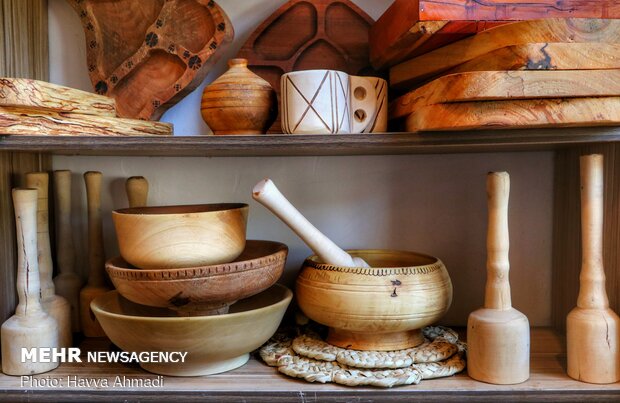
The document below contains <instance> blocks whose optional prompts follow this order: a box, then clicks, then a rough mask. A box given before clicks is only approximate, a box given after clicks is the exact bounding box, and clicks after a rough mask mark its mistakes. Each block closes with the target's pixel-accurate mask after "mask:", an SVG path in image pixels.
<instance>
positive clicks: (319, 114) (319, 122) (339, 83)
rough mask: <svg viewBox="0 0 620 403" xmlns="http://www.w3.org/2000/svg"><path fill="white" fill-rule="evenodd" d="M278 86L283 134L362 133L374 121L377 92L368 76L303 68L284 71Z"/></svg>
mask: <svg viewBox="0 0 620 403" xmlns="http://www.w3.org/2000/svg"><path fill="white" fill-rule="evenodd" d="M281 86H282V92H281V94H282V99H281V102H282V105H281V114H282V130H283V131H284V133H288V134H351V133H363V132H365V131H367V130H368V129H369V128H370V127H371V126H372V125H373V123H374V121H375V117H376V114H377V109H378V108H377V94H376V90H375V82H374V81H372V79H371V77H357V76H351V75H349V74H347V73H344V72H342V71H336V70H304V71H295V72H291V73H286V74H284V75H283V76H282V79H281Z"/></svg>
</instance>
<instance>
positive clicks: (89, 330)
mask: <svg viewBox="0 0 620 403" xmlns="http://www.w3.org/2000/svg"><path fill="white" fill-rule="evenodd" d="M101 179H102V174H101V172H86V173H85V174H84V182H85V183H86V197H87V206H88V282H87V284H86V287H84V288H82V291H80V323H81V324H82V332H83V333H84V335H85V336H86V337H104V336H105V333H104V332H103V329H102V328H101V325H100V324H99V322H98V321H97V318H96V317H95V315H94V313H93V312H92V310H91V309H90V302H91V301H92V300H93V299H95V298H96V297H98V296H99V295H102V294H105V293H106V292H108V291H110V288H109V287H108V286H107V285H106V282H105V273H104V266H105V257H104V253H103V228H102V223H101Z"/></svg>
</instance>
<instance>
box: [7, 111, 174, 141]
mask: <svg viewBox="0 0 620 403" xmlns="http://www.w3.org/2000/svg"><path fill="white" fill-rule="evenodd" d="M8 134H14V135H36V136H148V135H172V125H171V124H169V123H160V122H148V121H144V120H136V119H120V118H111V117H106V116H95V115H83V114H79V113H68V112H54V111H37V110H36V109H32V108H21V107H12V106H0V137H1V136H2V135H8Z"/></svg>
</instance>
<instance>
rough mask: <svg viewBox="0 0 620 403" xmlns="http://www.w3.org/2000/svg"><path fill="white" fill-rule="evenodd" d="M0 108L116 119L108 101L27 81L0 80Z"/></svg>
mask: <svg viewBox="0 0 620 403" xmlns="http://www.w3.org/2000/svg"><path fill="white" fill-rule="evenodd" d="M0 106H19V107H27V108H36V109H40V110H48V111H56V112H73V113H81V114H85V115H98V116H108V117H116V104H115V102H114V99H112V98H109V97H105V96H102V95H96V94H91V93H90V92H86V91H80V90H76V89H73V88H69V87H63V86H61V85H55V84H51V83H48V82H45V81H38V80H31V79H27V78H0Z"/></svg>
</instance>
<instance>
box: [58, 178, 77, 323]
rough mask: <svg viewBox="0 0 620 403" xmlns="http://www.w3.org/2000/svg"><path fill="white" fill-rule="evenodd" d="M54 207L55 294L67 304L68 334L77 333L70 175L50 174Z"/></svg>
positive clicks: (75, 275) (75, 274)
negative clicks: (69, 312)
mask: <svg viewBox="0 0 620 403" xmlns="http://www.w3.org/2000/svg"><path fill="white" fill-rule="evenodd" d="M54 204H55V205H56V211H57V214H56V226H57V228H58V232H57V237H56V259H57V262H56V264H57V266H58V271H59V272H60V273H59V274H58V275H57V276H56V277H55V278H54V285H55V286H56V293H57V294H58V295H61V296H63V297H64V298H66V299H67V301H69V304H71V330H72V331H73V332H74V333H75V332H79V331H80V289H81V288H82V278H81V277H80V276H79V275H78V274H77V273H76V272H75V248H74V246H73V231H72V229H71V171H54Z"/></svg>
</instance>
